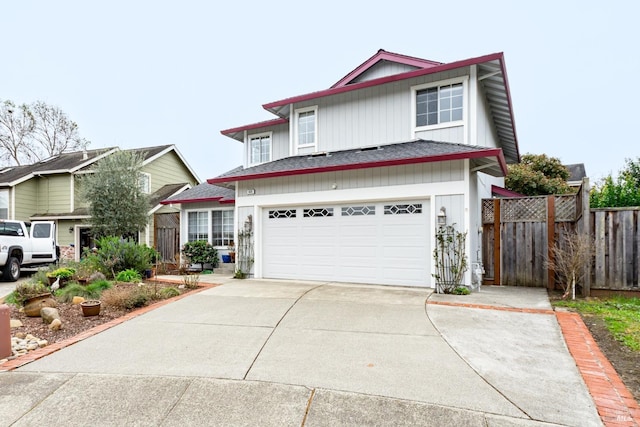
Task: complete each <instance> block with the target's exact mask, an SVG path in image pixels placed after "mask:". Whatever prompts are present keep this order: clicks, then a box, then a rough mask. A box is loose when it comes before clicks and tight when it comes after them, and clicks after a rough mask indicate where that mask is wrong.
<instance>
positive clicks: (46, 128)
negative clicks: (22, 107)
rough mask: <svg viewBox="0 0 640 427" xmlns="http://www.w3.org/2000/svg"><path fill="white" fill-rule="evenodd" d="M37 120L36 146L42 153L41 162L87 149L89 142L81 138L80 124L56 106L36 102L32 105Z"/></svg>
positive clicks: (35, 131)
mask: <svg viewBox="0 0 640 427" xmlns="http://www.w3.org/2000/svg"><path fill="white" fill-rule="evenodd" d="M31 111H32V113H33V116H34V117H35V120H36V127H35V130H34V133H33V140H34V142H36V143H37V144H34V145H35V146H36V147H37V148H38V151H40V153H38V155H37V156H36V158H38V159H39V160H42V158H43V156H42V153H43V154H44V157H45V158H46V157H51V156H54V155H56V154H60V153H62V152H63V151H78V150H82V149H84V148H86V147H87V145H88V144H89V141H87V140H86V139H84V138H82V137H80V134H79V133H78V124H77V123H76V122H74V121H72V120H70V119H69V117H68V116H67V114H66V113H65V112H64V111H62V110H61V109H60V108H58V107H56V106H54V105H48V104H45V103H44V102H42V101H36V102H34V103H33V104H32V105H31Z"/></svg>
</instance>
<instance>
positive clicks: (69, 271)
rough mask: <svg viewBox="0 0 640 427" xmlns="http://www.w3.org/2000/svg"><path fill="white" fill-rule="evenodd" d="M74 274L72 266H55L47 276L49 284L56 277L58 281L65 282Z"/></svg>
mask: <svg viewBox="0 0 640 427" xmlns="http://www.w3.org/2000/svg"><path fill="white" fill-rule="evenodd" d="M74 274H76V270H75V268H72V267H60V268H56V269H55V270H53V271H50V272H48V273H47V278H48V279H49V284H50V285H52V284H53V282H55V281H56V279H60V283H61V284H63V283H65V282H67V281H68V280H69V279H71V278H72V277H73V275H74Z"/></svg>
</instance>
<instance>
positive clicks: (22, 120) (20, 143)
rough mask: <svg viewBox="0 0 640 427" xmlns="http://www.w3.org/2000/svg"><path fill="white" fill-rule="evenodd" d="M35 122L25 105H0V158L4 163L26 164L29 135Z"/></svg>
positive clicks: (8, 102)
mask: <svg viewBox="0 0 640 427" xmlns="http://www.w3.org/2000/svg"><path fill="white" fill-rule="evenodd" d="M35 127H36V121H35V118H34V117H33V114H32V113H31V110H30V109H29V106H28V105H26V104H22V105H16V104H15V103H13V101H9V100H7V101H4V102H2V103H1V104H0V158H1V159H2V160H3V161H4V162H5V163H7V162H9V163H11V162H13V163H15V164H17V165H20V164H22V163H23V162H25V161H26V162H28V160H29V157H28V156H25V155H24V154H23V153H25V152H26V153H29V152H31V151H32V148H31V147H30V146H29V145H30V144H31V135H32V134H33V132H34V130H35Z"/></svg>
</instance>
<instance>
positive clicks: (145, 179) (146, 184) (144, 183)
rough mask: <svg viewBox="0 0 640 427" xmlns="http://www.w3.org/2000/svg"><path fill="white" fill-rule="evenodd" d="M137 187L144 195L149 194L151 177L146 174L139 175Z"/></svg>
mask: <svg viewBox="0 0 640 427" xmlns="http://www.w3.org/2000/svg"><path fill="white" fill-rule="evenodd" d="M138 185H139V186H140V191H141V192H143V193H144V194H150V193H151V175H149V174H148V173H144V172H143V173H140V176H139V177H138Z"/></svg>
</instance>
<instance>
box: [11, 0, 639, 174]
mask: <svg viewBox="0 0 640 427" xmlns="http://www.w3.org/2000/svg"><path fill="white" fill-rule="evenodd" d="M2 3H3V4H2V7H1V8H0V28H2V39H3V40H2V43H1V44H0V52H1V56H0V58H2V61H1V63H0V99H1V100H5V99H11V100H13V101H14V102H16V103H31V102H33V101H36V100H42V101H45V102H47V103H49V104H53V105H57V106H58V107H60V108H61V109H62V110H64V111H65V112H66V113H67V114H68V115H69V116H70V117H71V118H72V119H73V120H75V121H76V122H77V123H78V125H79V127H80V133H81V135H82V136H84V137H85V138H87V139H89V140H90V141H91V145H90V148H100V147H110V146H119V147H121V148H139V147H145V146H154V145H164V144H175V145H176V146H177V148H178V150H179V151H180V152H181V153H182V154H183V156H184V157H185V158H186V160H187V162H188V163H189V164H190V165H191V167H192V168H193V169H194V170H195V171H196V173H197V174H198V175H199V178H200V179H201V180H205V179H207V178H211V177H214V176H216V175H218V174H220V173H222V172H224V171H226V170H229V169H232V168H233V167H235V166H238V165H240V164H241V162H242V159H241V145H242V144H241V143H239V142H237V141H235V140H232V139H230V138H227V137H225V136H222V135H221V134H220V130H222V129H228V128H231V127H236V126H240V125H244V124H248V123H253V122H257V121H261V120H267V119H271V118H274V117H275V116H273V115H271V114H269V113H268V112H267V111H265V110H264V109H263V108H262V104H264V103H267V102H271V101H276V100H279V99H282V98H286V97H289V96H294V95H300V94H304V93H308V92H313V91H317V90H322V89H326V88H328V87H329V86H330V85H332V84H333V83H335V82H336V81H337V80H339V79H340V78H341V77H343V76H344V75H345V74H346V73H347V72H349V71H351V70H352V69H353V68H355V67H356V66H358V65H359V64H360V63H362V62H363V61H364V60H366V59H367V58H369V57H370V56H371V55H373V54H374V53H375V52H376V51H377V50H378V49H385V50H387V51H391V52H397V53H402V54H406V55H411V56H416V57H420V58H426V59H432V60H436V61H441V62H451V61H456V60H462V59H467V58H471V57H476V56H481V55H485V54H489V53H494V52H504V54H505V62H506V66H507V73H508V77H509V83H510V88H511V96H512V100H513V107H514V112H515V120H516V132H517V136H518V142H519V147H520V152H521V154H524V153H535V154H541V153H546V154H548V155H550V156H554V157H558V158H560V160H561V161H562V162H563V163H566V164H568V163H584V164H585V166H586V169H587V173H588V175H589V176H590V177H591V179H592V181H593V180H597V179H599V178H602V177H603V176H605V175H607V174H609V173H613V174H617V172H618V170H619V169H620V168H622V167H623V165H624V159H625V158H634V159H635V158H637V157H639V156H640V145H639V144H638V142H639V139H638V130H637V129H636V125H638V124H639V123H640V108H639V101H640V83H639V76H640V47H639V43H640V2H637V1H635V0H624V1H619V0H610V1H607V2H604V1H592V0H583V1H565V0H563V1H558V0H556V1H547V0H542V1H535V2H523V1H516V0H513V1H494V0H484V1H477V0H459V1H457V2H443V1H438V2H436V1H428V0H418V1H403V0H396V1H378V0H369V1H346V0H342V1H334V0H323V1H316V2H310V1H301V0H297V1H289V0H282V1H276V2H267V1H242V0H236V1H213V0H212V1H205V0H201V1H192V0H182V1H171V2H169V1H163V0H155V1H148V0H137V1H136V0H128V1H122V0H110V1H86V0H82V1H67V0H57V1H45V0H40V1H31V0H21V1H7V0H5V1H3V2H2Z"/></svg>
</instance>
